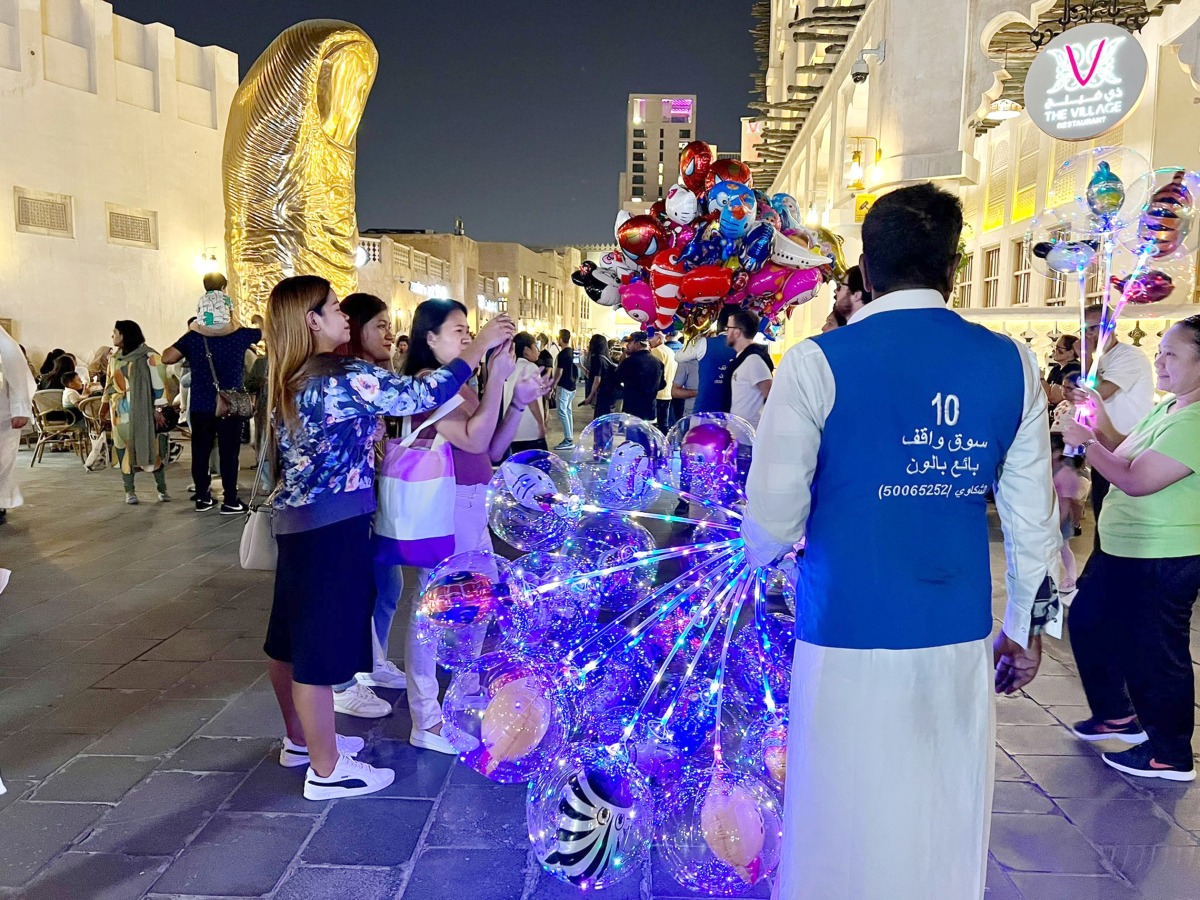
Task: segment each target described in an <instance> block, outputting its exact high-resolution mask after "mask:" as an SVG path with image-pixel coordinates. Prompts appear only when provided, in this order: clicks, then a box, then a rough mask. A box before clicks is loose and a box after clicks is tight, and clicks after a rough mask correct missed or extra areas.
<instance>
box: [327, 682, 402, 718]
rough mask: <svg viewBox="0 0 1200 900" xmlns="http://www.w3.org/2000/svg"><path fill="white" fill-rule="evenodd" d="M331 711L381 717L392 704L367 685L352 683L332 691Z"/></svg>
mask: <svg viewBox="0 0 1200 900" xmlns="http://www.w3.org/2000/svg"><path fill="white" fill-rule="evenodd" d="M333 711H334V712H340V713H344V714H345V715H347V716H358V718H360V719H381V718H383V717H384V716H386V715H389V714H390V713H391V711H392V704H390V703H388V702H387V701H386V700H384V699H383V698H382V697H380V696H377V695H376V693H375V692H374V691H373V690H371V689H370V688H369V687H367V686H366V685H365V684H357V683H356V684H353V685H351V686H350V687H348V688H346V690H344V691H334V692H333Z"/></svg>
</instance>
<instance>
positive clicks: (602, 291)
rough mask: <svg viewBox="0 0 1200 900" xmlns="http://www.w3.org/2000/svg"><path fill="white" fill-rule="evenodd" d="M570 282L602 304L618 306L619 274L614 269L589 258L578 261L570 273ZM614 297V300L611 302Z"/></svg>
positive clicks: (619, 302)
mask: <svg viewBox="0 0 1200 900" xmlns="http://www.w3.org/2000/svg"><path fill="white" fill-rule="evenodd" d="M571 283H572V284H575V285H578V286H579V287H581V288H583V292H584V293H585V294H587V295H588V297H589V298H591V299H592V300H594V301H596V302H597V303H599V304H600V305H602V306H620V304H621V297H620V294H619V293H618V292H617V286H618V285H619V284H620V283H621V276H620V275H619V274H618V273H617V271H616V270H615V269H603V268H601V267H599V266H597V265H596V263H595V262H593V261H592V260H590V259H585V260H584V261H583V262H582V263H580V265H579V268H578V270H576V271H575V272H572V273H571ZM614 299H615V301H616V302H613V301H614Z"/></svg>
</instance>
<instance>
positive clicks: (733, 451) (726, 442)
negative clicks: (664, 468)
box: [679, 422, 738, 502]
mask: <svg viewBox="0 0 1200 900" xmlns="http://www.w3.org/2000/svg"><path fill="white" fill-rule="evenodd" d="M737 453H738V443H737V440H736V439H735V438H734V436H733V433H732V432H731V431H730V430H729V429H728V428H726V427H724V426H723V425H719V424H717V423H716V422H701V423H700V424H698V425H693V426H692V427H691V428H689V429H688V430H687V434H685V435H684V437H683V441H682V442H681V443H680V445H679V455H680V461H679V476H680V487H682V488H683V489H684V490H685V491H688V492H690V493H693V494H697V495H699V496H701V497H708V498H711V499H713V500H716V501H717V502H726V501H728V500H732V499H733V498H735V497H736V496H737V492H738V491H737V488H738V473H737Z"/></svg>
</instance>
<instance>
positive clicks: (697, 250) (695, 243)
mask: <svg viewBox="0 0 1200 900" xmlns="http://www.w3.org/2000/svg"><path fill="white" fill-rule="evenodd" d="M679 259H680V261H681V262H682V263H683V267H684V268H685V269H694V268H697V267H699V266H711V265H715V264H716V263H719V262H721V234H720V231H719V230H718V228H717V225H716V224H715V223H714V224H711V225H706V226H705V227H704V228H702V229H700V230H699V231H697V232H696V236H695V237H694V238H692V239H691V241H689V242H688V244H687V246H685V247H684V248H683V251H682V252H681V253H680V254H679Z"/></svg>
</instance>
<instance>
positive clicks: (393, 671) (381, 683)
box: [357, 659, 408, 691]
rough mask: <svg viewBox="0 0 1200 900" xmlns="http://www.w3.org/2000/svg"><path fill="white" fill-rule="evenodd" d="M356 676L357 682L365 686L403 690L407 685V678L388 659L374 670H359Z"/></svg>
mask: <svg viewBox="0 0 1200 900" xmlns="http://www.w3.org/2000/svg"><path fill="white" fill-rule="evenodd" d="M357 678H358V683H359V684H365V685H366V686H367V687H381V688H391V689H392V690H394V691H403V690H405V689H406V688H407V687H408V678H406V677H405V675H404V673H403V672H401V671H400V670H399V669H397V668H396V664H395V663H394V662H392V661H391V660H390V659H389V660H387V661H386V662H385V663H384V664H383V665H382V666H379V667H377V668H376V669H375V671H374V672H359V673H358V675H357Z"/></svg>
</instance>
